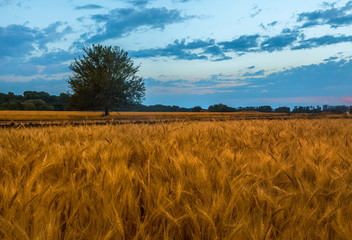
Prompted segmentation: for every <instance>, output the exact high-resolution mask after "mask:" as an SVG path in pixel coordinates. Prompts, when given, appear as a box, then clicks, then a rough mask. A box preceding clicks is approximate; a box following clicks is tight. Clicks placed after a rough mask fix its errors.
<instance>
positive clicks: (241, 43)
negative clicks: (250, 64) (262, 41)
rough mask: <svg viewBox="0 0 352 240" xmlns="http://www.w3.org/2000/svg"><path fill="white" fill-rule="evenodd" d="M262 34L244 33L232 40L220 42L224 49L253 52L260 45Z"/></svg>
mask: <svg viewBox="0 0 352 240" xmlns="http://www.w3.org/2000/svg"><path fill="white" fill-rule="evenodd" d="M259 38H260V35H258V34H256V35H243V36H240V37H239V38H237V39H234V40H232V41H224V42H219V43H218V44H219V45H220V46H222V48H223V50H224V51H236V52H251V51H255V50H256V48H257V47H258V46H259V44H258V41H259Z"/></svg>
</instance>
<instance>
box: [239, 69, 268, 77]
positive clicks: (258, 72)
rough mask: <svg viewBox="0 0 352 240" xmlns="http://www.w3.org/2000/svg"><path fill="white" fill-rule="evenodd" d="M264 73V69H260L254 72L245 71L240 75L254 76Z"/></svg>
mask: <svg viewBox="0 0 352 240" xmlns="http://www.w3.org/2000/svg"><path fill="white" fill-rule="evenodd" d="M264 74H265V71H264V70H260V71H257V72H254V73H251V72H247V73H245V74H243V75H242V77H255V76H262V75H264Z"/></svg>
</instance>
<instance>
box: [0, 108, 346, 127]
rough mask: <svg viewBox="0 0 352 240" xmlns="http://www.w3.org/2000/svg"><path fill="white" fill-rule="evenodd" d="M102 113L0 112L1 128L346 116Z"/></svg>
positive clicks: (341, 116)
mask: <svg viewBox="0 0 352 240" xmlns="http://www.w3.org/2000/svg"><path fill="white" fill-rule="evenodd" d="M101 115H102V113H101V112H78V111H76V112H75V111H67V112H64V111H0V128H6V127H43V126H44V127H45V126H67V125H71V126H77V125H106V124H108V125H111V124H115V125H117V124H126V123H148V124H154V123H170V122H187V121H188V122H189V121H229V120H254V119H266V120H272V119H281V120H287V119H344V118H350V116H349V115H346V114H329V113H318V114H314V113H295V114H293V113H260V112H232V113H216V112H201V113H194V112H112V113H111V115H110V116H106V117H102V116H101Z"/></svg>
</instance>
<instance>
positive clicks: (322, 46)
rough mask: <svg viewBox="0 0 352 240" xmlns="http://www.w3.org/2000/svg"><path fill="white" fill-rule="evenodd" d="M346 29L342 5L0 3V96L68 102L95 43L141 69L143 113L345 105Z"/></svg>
mask: <svg viewBox="0 0 352 240" xmlns="http://www.w3.org/2000/svg"><path fill="white" fill-rule="evenodd" d="M351 27H352V1H343V0H338V1H320V0H309V1H306V0H296V1H279V0H268V1H259V0H257V1H255V0H237V1H234V0H218V1H214V0H105V1H97V0H89V1H86V0H81V1H77V0H50V1H47V0H21V1H19V0H0V92H8V91H12V92H15V93H17V94H22V93H23V91H26V90H35V91H46V92H49V93H51V94H59V93H60V92H66V91H68V90H69V89H68V84H67V79H68V76H69V75H70V74H71V73H70V70H69V69H68V66H69V64H70V62H71V61H72V60H73V59H74V58H75V57H76V58H77V57H80V56H82V54H83V53H82V47H83V46H89V45H91V44H94V43H95V44H98V43H99V44H103V45H116V46H120V47H121V48H123V49H124V50H126V51H128V52H129V55H130V56H131V57H132V58H133V60H134V62H135V63H136V64H138V65H139V64H140V71H139V75H140V76H142V77H143V78H144V79H145V84H146V88H147V91H146V98H145V101H144V102H143V103H144V104H146V105H151V104H166V105H179V106H184V107H193V106H196V105H200V106H202V107H208V106H209V105H212V104H217V103H223V104H227V105H230V106H234V107H236V106H258V105H272V106H274V107H275V106H296V105H322V104H330V105H341V104H346V105H352V28H351Z"/></svg>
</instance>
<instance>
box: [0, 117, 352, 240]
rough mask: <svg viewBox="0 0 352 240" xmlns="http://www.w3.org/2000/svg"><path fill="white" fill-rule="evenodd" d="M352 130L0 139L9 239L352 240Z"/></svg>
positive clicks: (218, 128)
mask: <svg viewBox="0 0 352 240" xmlns="http://www.w3.org/2000/svg"><path fill="white" fill-rule="evenodd" d="M351 152H352V122H351V121H350V120H348V119H339V120H331V119H322V120H287V121H279V120H272V121H267V120H250V121H232V122H188V123H172V124H155V125H144V124H142V125H131V124H127V125H120V126H112V125H107V126H80V127H48V128H31V129H27V128H24V129H0V183H1V184H0V199H1V201H0V239H351V238H352V188H351V183H352V168H351V164H352V158H351Z"/></svg>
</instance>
